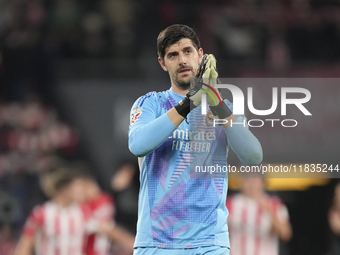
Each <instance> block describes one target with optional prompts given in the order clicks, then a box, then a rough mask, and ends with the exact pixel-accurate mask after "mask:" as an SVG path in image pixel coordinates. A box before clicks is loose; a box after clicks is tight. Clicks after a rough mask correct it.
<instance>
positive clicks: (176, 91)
mask: <svg viewBox="0 0 340 255" xmlns="http://www.w3.org/2000/svg"><path fill="white" fill-rule="evenodd" d="M171 88H172V91H173V92H175V93H176V94H179V95H182V96H185V95H186V94H188V92H189V89H186V90H183V89H181V88H179V87H178V86H177V85H175V84H173V83H172V84H171Z"/></svg>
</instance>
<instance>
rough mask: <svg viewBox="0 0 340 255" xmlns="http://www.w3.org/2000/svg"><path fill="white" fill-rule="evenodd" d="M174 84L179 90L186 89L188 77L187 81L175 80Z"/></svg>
mask: <svg viewBox="0 0 340 255" xmlns="http://www.w3.org/2000/svg"><path fill="white" fill-rule="evenodd" d="M175 84H176V85H177V87H178V88H180V89H181V90H188V89H189V88H190V79H189V81H183V80H178V79H177V80H176V81H175Z"/></svg>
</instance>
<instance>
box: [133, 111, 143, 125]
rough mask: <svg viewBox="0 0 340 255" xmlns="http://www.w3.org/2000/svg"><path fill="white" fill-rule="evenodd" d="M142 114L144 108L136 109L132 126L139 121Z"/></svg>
mask: <svg viewBox="0 0 340 255" xmlns="http://www.w3.org/2000/svg"><path fill="white" fill-rule="evenodd" d="M141 114H142V107H139V108H138V109H135V110H133V111H132V113H131V124H133V123H135V122H136V121H137V120H138V117H139V116H140V115H141Z"/></svg>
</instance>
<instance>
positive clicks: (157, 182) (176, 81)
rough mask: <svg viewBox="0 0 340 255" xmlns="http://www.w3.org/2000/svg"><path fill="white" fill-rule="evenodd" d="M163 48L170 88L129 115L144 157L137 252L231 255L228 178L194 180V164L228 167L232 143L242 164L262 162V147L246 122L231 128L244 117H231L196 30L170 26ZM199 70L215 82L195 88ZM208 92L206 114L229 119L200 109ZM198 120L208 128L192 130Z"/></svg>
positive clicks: (132, 144)
mask: <svg viewBox="0 0 340 255" xmlns="http://www.w3.org/2000/svg"><path fill="white" fill-rule="evenodd" d="M157 51H158V56H159V57H158V62H159V64H160V65H161V67H162V69H163V70H164V71H166V72H168V74H169V76H170V81H171V88H170V89H169V90H167V91H163V92H158V93H157V92H150V93H148V94H146V95H144V96H142V97H140V98H139V99H138V100H137V101H136V102H135V104H134V105H133V107H132V109H131V113H130V117H131V119H130V127H129V149H130V151H131V152H132V153H133V154H135V155H136V156H137V157H139V167H140V172H141V173H140V185H141V188H140V193H139V204H138V207H139V208H138V223H137V235H136V242H135V254H136V255H140V254H146V255H149V254H169V255H170V254H171V255H179V254H187V255H189V254H190V255H191V254H206V255H207V254H213V255H222V254H223V255H227V254H229V248H230V245H229V236H228V226H227V223H226V218H227V215H228V211H227V208H226V205H225V201H226V196H227V186H228V179H227V178H223V177H222V178H210V177H208V178H204V179H203V178H190V169H191V167H192V166H194V165H196V166H197V165H198V166H201V165H202V164H204V165H205V166H207V165H208V166H209V165H212V164H214V165H215V164H219V165H222V166H227V147H230V148H232V149H233V151H234V152H235V153H236V154H237V156H238V157H239V159H240V160H241V161H242V162H243V163H244V164H246V165H254V164H258V163H260V162H261V160H262V147H261V145H260V143H259V141H258V140H257V139H256V137H255V136H254V135H253V134H252V133H251V132H250V131H249V129H248V128H247V127H244V126H243V125H234V126H232V127H231V125H230V122H231V121H233V122H234V123H235V121H236V119H237V120H239V118H240V119H241V120H244V119H245V118H244V116H238V117H236V116H235V115H233V114H232V104H231V103H230V102H228V101H227V100H223V99H221V95H220V94H219V92H218V91H217V90H215V89H214V86H215V84H216V78H217V76H218V75H217V71H216V59H215V58H214V56H212V55H206V56H203V49H202V48H201V47H200V42H199V39H198V37H197V35H196V33H195V31H194V30H193V29H192V28H190V27H188V26H185V25H179V24H177V25H172V26H169V27H167V28H166V29H165V30H163V31H162V32H161V33H160V34H159V36H158V38H157ZM195 76H197V77H199V78H206V79H208V80H211V83H209V87H208V86H207V85H206V84H204V86H203V85H202V84H201V88H202V89H204V90H201V89H200V88H199V87H198V86H199V84H196V85H197V87H196V85H195V87H194V88H190V81H191V79H192V78H194V77H195ZM203 91H205V92H203ZM206 91H207V92H208V93H209V95H212V97H213V100H212V98H210V99H209V97H207V98H208V100H207V101H208V104H209V108H208V107H207V108H208V109H207V112H211V115H212V112H214V115H215V116H216V118H219V119H222V120H224V121H225V122H227V123H226V124H224V125H223V126H217V127H213V125H212V122H211V121H210V119H208V118H206V116H204V115H201V114H200V113H201V107H203V106H202V105H201V96H202V94H205V93H206ZM217 102H218V103H217ZM227 104H228V105H227ZM189 114H190V117H189ZM209 114H210V113H209ZM185 119H187V121H184V120H185ZM189 122H190V123H191V125H190V124H189ZM241 122H243V121H241ZM197 123H200V125H201V126H200V127H201V128H204V130H203V131H202V130H201V131H195V132H196V133H195V135H193V134H194V133H190V132H193V131H192V129H193V128H194V129H195V128H198V124H197ZM196 124H197V125H196ZM189 131H190V132H189ZM189 137H190V139H189ZM192 138H193V139H194V140H195V141H193V140H192ZM195 152H196V154H195ZM224 177H225V176H224Z"/></svg>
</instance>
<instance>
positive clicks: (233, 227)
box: [227, 194, 289, 255]
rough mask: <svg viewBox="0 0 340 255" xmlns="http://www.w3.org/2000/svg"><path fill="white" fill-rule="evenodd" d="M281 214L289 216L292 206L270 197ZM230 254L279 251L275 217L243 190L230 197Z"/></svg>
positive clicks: (257, 254) (273, 254)
mask: <svg viewBox="0 0 340 255" xmlns="http://www.w3.org/2000/svg"><path fill="white" fill-rule="evenodd" d="M269 203H270V206H271V207H272V209H273V210H274V212H275V213H276V214H277V216H278V218H279V219H280V220H282V221H287V220H288V217H289V216H288V210H287V208H286V206H285V205H284V204H283V203H282V202H281V200H280V199H278V198H274V197H269ZM227 208H228V210H229V216H228V227H229V236H230V255H277V254H279V237H278V235H277V234H276V233H274V232H273V229H272V222H271V217H270V216H269V214H268V212H265V211H263V210H262V209H261V208H260V206H259V205H258V203H257V202H256V201H255V200H253V199H250V198H248V197H246V196H244V195H242V194H238V195H235V196H232V197H230V198H228V199H227Z"/></svg>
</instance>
